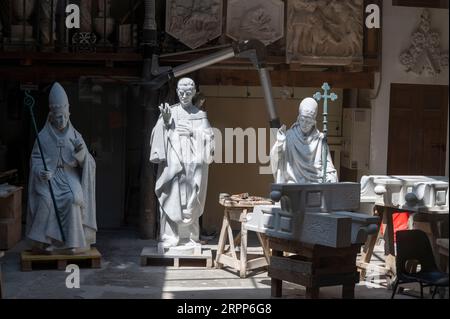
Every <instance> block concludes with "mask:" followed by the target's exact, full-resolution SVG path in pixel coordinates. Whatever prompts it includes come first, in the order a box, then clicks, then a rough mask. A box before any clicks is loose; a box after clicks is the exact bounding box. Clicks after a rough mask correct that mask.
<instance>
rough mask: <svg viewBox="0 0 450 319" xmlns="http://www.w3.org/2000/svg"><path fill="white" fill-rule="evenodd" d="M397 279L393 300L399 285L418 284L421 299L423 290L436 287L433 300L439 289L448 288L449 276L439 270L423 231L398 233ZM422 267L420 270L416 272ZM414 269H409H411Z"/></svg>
mask: <svg viewBox="0 0 450 319" xmlns="http://www.w3.org/2000/svg"><path fill="white" fill-rule="evenodd" d="M396 265H397V278H396V280H395V283H394V290H393V292H392V296H391V299H393V298H394V296H395V294H396V292H397V288H398V285H399V284H404V283H413V282H417V283H419V284H420V298H423V288H425V287H435V289H434V291H433V295H432V298H434V297H435V295H436V293H437V291H438V289H437V288H438V287H448V274H447V273H445V272H442V271H440V270H439V268H438V267H437V265H436V261H435V259H434V255H433V250H432V248H431V244H430V241H429V239H428V236H427V234H426V233H425V232H423V231H421V230H403V231H398V232H397V258H396ZM417 265H420V270H419V271H418V272H414V271H415V270H416V268H417ZM411 266H413V268H414V269H413V270H414V271H411V270H412V269H408V268H411Z"/></svg>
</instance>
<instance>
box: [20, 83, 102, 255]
mask: <svg viewBox="0 0 450 319" xmlns="http://www.w3.org/2000/svg"><path fill="white" fill-rule="evenodd" d="M49 108H50V112H49V114H48V118H47V122H46V124H45V127H44V128H43V129H42V130H41V131H40V132H39V135H38V138H37V139H36V142H35V144H34V147H33V150H32V153H31V160H30V177H29V186H28V213H27V229H26V236H27V238H28V239H30V240H31V241H32V243H33V250H34V252H35V253H48V254H56V253H57V254H61V253H63V254H65V253H69V254H77V253H82V252H85V251H88V250H90V246H91V245H92V244H95V242H96V232H97V223H96V207H95V168H96V166H95V161H94V158H93V157H92V156H91V154H89V151H88V149H87V146H86V144H85V142H84V140H83V137H82V136H81V134H80V133H79V132H78V131H77V130H76V129H75V128H74V127H73V126H72V123H71V122H70V119H69V118H70V113H69V100H68V97H67V94H66V92H65V91H64V89H63V87H62V86H61V85H60V84H59V83H55V84H54V85H53V87H52V89H51V91H50V96H49ZM41 152H42V153H41ZM44 161H45V163H44Z"/></svg>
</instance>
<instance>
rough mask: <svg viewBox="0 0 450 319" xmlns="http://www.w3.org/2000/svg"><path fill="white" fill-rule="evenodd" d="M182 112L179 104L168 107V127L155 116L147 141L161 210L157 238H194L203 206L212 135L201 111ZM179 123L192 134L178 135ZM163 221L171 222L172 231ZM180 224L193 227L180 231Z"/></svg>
mask: <svg viewBox="0 0 450 319" xmlns="http://www.w3.org/2000/svg"><path fill="white" fill-rule="evenodd" d="M182 111H183V110H182V106H181V105H180V104H176V105H174V106H172V107H171V113H172V119H171V125H170V126H169V128H166V126H165V124H164V120H163V119H162V116H160V118H159V119H158V122H157V123H156V126H155V127H154V129H153V131H152V135H151V140H150V144H151V154H150V161H151V162H152V163H156V164H158V173H157V181H156V187H155V193H156V196H157V197H158V200H159V204H160V210H161V237H162V238H163V239H164V237H165V236H166V237H178V236H179V237H185V236H186V237H188V238H189V236H191V239H192V236H194V239H195V240H197V239H198V238H196V237H198V225H197V226H195V224H198V219H199V217H200V216H201V215H202V214H203V209H204V206H205V200H206V188H207V183H208V164H209V163H210V161H211V156H212V152H213V150H214V145H213V138H214V136H213V131H212V129H211V126H210V124H209V121H208V119H207V116H206V113H205V112H203V111H198V112H196V113H194V114H188V115H187V114H183V113H182ZM181 122H184V123H182V124H183V125H184V126H186V125H188V126H190V128H191V129H192V131H193V132H194V134H193V136H182V135H180V134H179V133H178V132H177V130H176V128H177V127H178V126H179V124H180V123H181ZM166 223H171V225H172V226H171V227H170V229H172V231H170V229H169V227H166V226H167V225H165V224H166ZM173 225H176V226H173ZM183 226H186V227H187V228H189V226H192V227H194V229H190V230H189V229H188V230H187V233H186V234H183V231H182V230H181V228H183ZM195 228H196V229H195ZM189 232H190V233H191V234H189ZM192 232H194V233H195V234H194V235H192Z"/></svg>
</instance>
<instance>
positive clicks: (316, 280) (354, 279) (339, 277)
mask: <svg viewBox="0 0 450 319" xmlns="http://www.w3.org/2000/svg"><path fill="white" fill-rule="evenodd" d="M311 282H312V286H319V287H327V286H338V285H346V284H356V283H358V282H359V273H358V272H357V271H355V272H352V273H348V274H331V275H316V276H312V278H311Z"/></svg>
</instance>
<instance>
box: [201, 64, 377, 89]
mask: <svg viewBox="0 0 450 319" xmlns="http://www.w3.org/2000/svg"><path fill="white" fill-rule="evenodd" d="M270 77H271V80H272V86H274V87H275V86H277V87H278V86H280V87H282V86H287V87H320V86H322V84H323V83H324V82H328V83H330V85H331V86H332V87H333V88H344V89H346V88H348V89H349V88H355V89H356V88H358V89H373V87H374V75H373V73H371V72H318V71H287V70H280V71H271V72H270ZM195 78H196V81H197V83H198V84H199V85H237V86H260V85H261V82H260V78H259V74H258V72H257V71H256V70H246V71H245V72H243V71H242V70H230V69H208V68H206V69H202V70H199V71H197V72H196V73H195Z"/></svg>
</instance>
